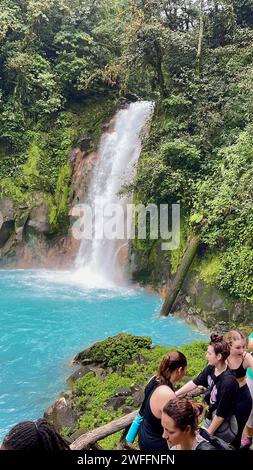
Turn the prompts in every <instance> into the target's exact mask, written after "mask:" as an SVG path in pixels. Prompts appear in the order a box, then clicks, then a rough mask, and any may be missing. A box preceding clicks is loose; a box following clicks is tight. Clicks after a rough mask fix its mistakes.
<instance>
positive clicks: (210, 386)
mask: <svg viewBox="0 0 253 470" xmlns="http://www.w3.org/2000/svg"><path fill="white" fill-rule="evenodd" d="M214 372H215V367H214V366H210V365H209V366H207V367H206V368H205V369H204V370H203V371H202V372H201V373H200V374H199V375H198V377H196V379H194V380H193V382H194V383H195V385H203V387H206V388H207V391H206V393H205V401H206V403H207V404H208V405H209V412H208V416H207V417H208V418H209V419H211V418H212V413H213V411H215V410H216V414H217V416H220V417H221V418H227V417H228V416H230V415H232V414H233V413H234V411H235V404H236V399H237V393H238V389H239V386H238V383H237V380H236V378H235V376H234V374H233V373H232V372H231V370H230V369H226V370H225V371H224V372H222V373H221V374H220V375H218V376H216V375H215V374H214Z"/></svg>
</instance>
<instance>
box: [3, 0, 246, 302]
mask: <svg viewBox="0 0 253 470" xmlns="http://www.w3.org/2000/svg"><path fill="white" fill-rule="evenodd" d="M252 59H253V0H220V1H219V0H71V1H70V0H1V9H0V68H1V74H0V196H6V195H7V196H11V197H12V198H13V199H14V200H15V201H17V202H18V203H20V202H23V201H24V200H26V199H27V198H29V197H30V195H31V194H32V192H33V191H34V190H41V191H43V192H45V194H46V195H47V197H48V198H49V200H50V201H51V204H52V205H53V207H54V211H53V213H54V214H56V217H57V216H58V215H59V216H61V215H62V213H61V212H62V211H63V212H64V211H65V210H66V204H65V206H64V207H61V208H59V204H60V203H61V204H62V192H63V194H64V198H65V199H64V200H65V201H67V194H68V188H69V185H70V176H71V175H70V168H69V152H70V149H71V148H72V147H73V145H75V144H76V141H77V139H78V137H79V136H80V132H83V131H86V130H87V129H88V130H89V131H90V132H91V130H92V129H93V128H94V126H95V124H96V123H97V122H98V120H99V119H100V122H101V120H102V118H103V117H105V116H107V114H108V112H109V111H108V103H115V101H116V100H117V98H118V97H119V96H126V95H127V94H131V93H132V94H136V95H138V96H139V97H140V98H143V99H149V100H153V101H154V102H155V103H156V108H155V114H154V119H153V122H152V127H151V132H150V137H149V139H148V141H147V142H146V143H145V146H144V149H143V153H142V158H141V161H140V164H139V169H138V174H137V177H136V180H135V181H134V182H133V184H132V189H134V191H135V193H136V194H137V197H138V200H139V201H141V202H143V203H144V204H147V203H149V202H154V203H169V204H170V203H172V202H180V203H181V209H182V214H183V225H184V227H186V229H185V230H186V232H187V234H188V233H190V232H191V231H192V232H198V233H200V236H201V239H202V243H203V245H202V246H203V247H204V250H206V251H207V253H208V257H209V258H208V259H209V260H210V264H209V270H210V276H209V278H212V282H214V283H216V285H218V286H219V287H221V288H223V289H225V290H226V291H227V292H228V293H230V294H231V295H233V296H235V297H237V298H239V299H242V300H247V299H250V300H252V298H253V286H252V275H253V251H252V244H253V238H252V233H253V211H252V202H253V117H252V111H253V80H252V78H253V63H252ZM94 103H98V106H100V107H101V103H102V104H103V103H106V104H105V106H104V107H103V106H102V108H103V111H101V109H100V111H99V119H98V118H97V116H96V112H95V111H94V112H91V113H90V114H89V116H90V119H89V123H88V122H86V124H85V125H84V124H83V128H82V123H85V119H84V116H85V113H86V116H87V112H88V111H87V110H89V109H90V108H89V106H90V105H91V104H92V105H93V106H94ZM109 109H110V112H111V110H112V106H111V104H110V106H109ZM89 112H90V111H89ZM82 113H83V114H82ZM80 116H83V119H80ZM94 116H95V118H94ZM86 121H87V119H86ZM93 123H94V125H93ZM91 124H92V125H91ZM85 126H86V127H85ZM62 188H64V190H63V189H62ZM59 201H60V202H59ZM57 211H58V212H57ZM56 226H57V224H56ZM140 249H143V250H144V251H145V249H146V250H150V249H151V247H150V243H146V245H145V243H144V242H143V244H142V246H141V247H140ZM206 272H207V269H205V273H206Z"/></svg>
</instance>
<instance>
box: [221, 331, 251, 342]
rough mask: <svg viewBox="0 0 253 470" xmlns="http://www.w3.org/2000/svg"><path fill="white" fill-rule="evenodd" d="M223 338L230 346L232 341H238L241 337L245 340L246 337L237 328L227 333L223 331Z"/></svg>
mask: <svg viewBox="0 0 253 470" xmlns="http://www.w3.org/2000/svg"><path fill="white" fill-rule="evenodd" d="M223 339H224V341H226V343H228V345H229V346H232V344H233V343H234V341H238V340H241V339H245V340H246V339H247V338H246V336H245V334H244V333H242V332H241V331H239V330H230V331H228V332H227V333H225V335H224V336H223Z"/></svg>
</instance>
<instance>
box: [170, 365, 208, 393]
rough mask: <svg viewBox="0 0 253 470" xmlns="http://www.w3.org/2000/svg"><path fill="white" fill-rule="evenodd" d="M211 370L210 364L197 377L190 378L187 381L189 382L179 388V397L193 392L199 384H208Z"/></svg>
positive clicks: (205, 385) (204, 385)
mask: <svg viewBox="0 0 253 470" xmlns="http://www.w3.org/2000/svg"><path fill="white" fill-rule="evenodd" d="M209 371H210V366H207V367H206V368H205V369H204V370H202V372H200V374H199V375H198V377H196V379H194V380H190V381H189V382H187V384H185V385H183V387H181V388H179V390H177V391H176V395H177V397H184V396H185V395H187V393H189V392H192V390H195V389H196V388H197V387H198V386H199V385H202V386H203V387H207V386H208V380H207V377H208V373H209Z"/></svg>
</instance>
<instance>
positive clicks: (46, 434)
mask: <svg viewBox="0 0 253 470" xmlns="http://www.w3.org/2000/svg"><path fill="white" fill-rule="evenodd" d="M1 450H25V451H26V450H27V451H30V450H36V451H37V450H38V451H40V450H42V451H44V450H52V451H55V450H70V447H69V445H68V444H67V442H66V441H65V440H64V439H63V438H62V437H61V436H60V434H58V432H56V431H55V429H54V428H53V426H52V425H51V424H49V423H48V422H47V421H46V420H45V419H38V421H23V422H22V423H19V424H16V426H14V427H13V428H12V429H11V430H10V431H9V432H8V434H7V435H6V436H5V438H4V440H3V443H2V446H1Z"/></svg>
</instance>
